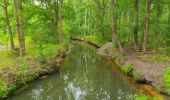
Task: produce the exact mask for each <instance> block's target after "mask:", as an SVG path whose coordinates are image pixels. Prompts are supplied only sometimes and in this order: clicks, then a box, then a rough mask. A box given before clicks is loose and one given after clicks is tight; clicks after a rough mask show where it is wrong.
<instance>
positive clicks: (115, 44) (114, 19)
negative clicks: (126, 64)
mask: <svg viewBox="0 0 170 100" xmlns="http://www.w3.org/2000/svg"><path fill="white" fill-rule="evenodd" d="M112 6H113V7H112V10H113V12H112V13H113V14H112V15H113V16H112V24H111V25H112V26H111V27H112V44H113V48H114V49H116V47H118V51H119V58H121V57H122V55H123V54H122V53H123V48H122V45H121V43H120V41H119V39H118V36H117V18H118V15H117V14H116V11H115V10H116V9H115V8H116V0H112Z"/></svg>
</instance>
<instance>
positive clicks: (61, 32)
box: [60, 0, 63, 47]
mask: <svg viewBox="0 0 170 100" xmlns="http://www.w3.org/2000/svg"><path fill="white" fill-rule="evenodd" d="M62 2H63V0H60V47H62V41H63V39H62V38H63V37H62V34H63V29H62Z"/></svg>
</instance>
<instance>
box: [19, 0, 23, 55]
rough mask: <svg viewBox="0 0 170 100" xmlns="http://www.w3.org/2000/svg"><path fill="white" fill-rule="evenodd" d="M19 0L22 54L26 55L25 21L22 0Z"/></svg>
mask: <svg viewBox="0 0 170 100" xmlns="http://www.w3.org/2000/svg"><path fill="white" fill-rule="evenodd" d="M18 1H19V3H18V4H19V23H20V34H21V39H20V41H21V42H20V43H21V44H20V56H24V55H25V33H24V21H23V15H22V0H18Z"/></svg>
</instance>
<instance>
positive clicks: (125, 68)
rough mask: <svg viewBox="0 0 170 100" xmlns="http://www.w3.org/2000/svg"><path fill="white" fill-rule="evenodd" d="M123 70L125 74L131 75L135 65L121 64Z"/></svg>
mask: <svg viewBox="0 0 170 100" xmlns="http://www.w3.org/2000/svg"><path fill="white" fill-rule="evenodd" d="M121 70H122V72H123V73H124V74H126V75H129V74H131V72H132V71H133V66H132V65H131V64H129V65H124V66H121Z"/></svg>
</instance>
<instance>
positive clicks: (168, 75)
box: [163, 66, 170, 88]
mask: <svg viewBox="0 0 170 100" xmlns="http://www.w3.org/2000/svg"><path fill="white" fill-rule="evenodd" d="M163 82H164V86H165V87H167V88H170V66H169V67H168V68H167V69H165V74H164V76H163Z"/></svg>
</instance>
